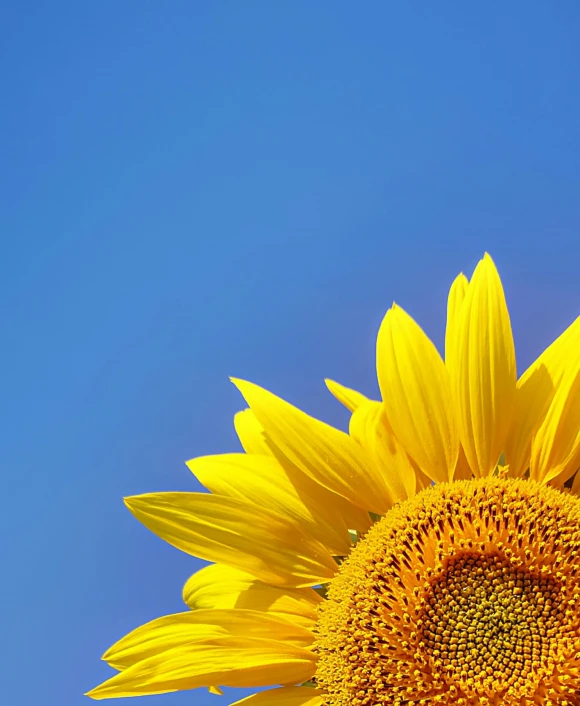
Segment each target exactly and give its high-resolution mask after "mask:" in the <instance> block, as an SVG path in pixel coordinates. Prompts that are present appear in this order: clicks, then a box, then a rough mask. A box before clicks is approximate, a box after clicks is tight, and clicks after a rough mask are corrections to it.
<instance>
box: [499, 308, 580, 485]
mask: <svg viewBox="0 0 580 706" xmlns="http://www.w3.org/2000/svg"><path fill="white" fill-rule="evenodd" d="M579 351H580V317H578V318H577V319H576V320H575V321H574V323H572V324H571V325H570V326H569V327H568V328H567V329H566V330H565V331H564V333H562V334H561V335H560V336H559V337H558V338H557V339H556V340H555V341H554V342H553V343H552V344H551V345H550V346H548V348H546V350H545V351H544V352H543V353H542V354H541V355H540V356H539V357H538V358H537V360H535V361H534V362H533V363H532V364H531V365H530V367H529V368H528V369H527V370H526V371H525V372H524V373H523V375H522V376H521V377H520V379H519V380H518V383H517V389H516V402H515V409H514V415H513V419H512V424H511V427H510V432H509V435H508V438H507V439H506V443H505V456H506V462H507V463H508V464H509V467H510V476H512V477H519V476H521V475H522V474H523V473H524V472H525V471H526V470H527V468H528V466H529V463H530V453H531V446H532V436H533V435H534V433H535V432H536V431H537V430H538V428H539V426H540V424H541V422H542V420H543V419H544V417H545V416H546V412H547V411H548V408H549V406H550V404H551V402H552V399H553V398H554V393H555V392H556V389H557V387H558V386H559V385H560V383H561V381H562V378H563V376H564V374H565V373H566V371H568V370H570V368H571V367H573V366H574V364H575V363H576V361H577V360H578V356H579Z"/></svg>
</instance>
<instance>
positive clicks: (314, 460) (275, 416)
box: [232, 380, 389, 514]
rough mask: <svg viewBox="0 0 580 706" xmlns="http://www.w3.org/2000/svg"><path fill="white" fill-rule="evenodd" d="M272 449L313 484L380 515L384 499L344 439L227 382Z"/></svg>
mask: <svg viewBox="0 0 580 706" xmlns="http://www.w3.org/2000/svg"><path fill="white" fill-rule="evenodd" d="M232 381H233V382H234V384H235V385H236V387H237V388H238V389H239V390H240V392H241V393H242V395H243V396H244V398H245V400H246V402H247V403H248V405H249V406H250V409H252V411H253V412H254V413H255V415H256V417H257V418H258V421H259V422H260V424H261V425H262V426H263V427H264V431H265V432H266V435H267V436H268V438H269V439H271V440H272V442H273V444H274V445H275V446H276V448H277V449H279V450H280V451H281V452H282V453H283V454H284V456H285V457H286V458H287V459H288V460H289V461H290V462H291V463H293V464H294V465H296V466H298V468H300V469H301V470H302V471H303V472H304V473H306V474H307V475H309V476H310V477H311V478H313V479H314V480H315V481H316V482H317V483H320V485H323V486H324V487H325V488H328V489H329V490H332V491H333V492H334V493H337V494H338V495H342V496H343V497H345V498H347V499H348V500H350V501H351V502H353V503H355V504H356V505H358V506H359V507H361V508H364V509H366V510H371V511H372V512H377V513H379V514H380V513H382V512H384V511H385V510H386V509H387V508H388V504H389V497H388V492H387V489H386V487H385V484H384V482H383V480H382V478H381V476H380V475H379V474H377V473H376V472H375V471H373V469H372V468H369V464H368V460H367V459H366V458H365V455H364V453H363V451H362V449H361V448H360V447H359V445H358V444H357V443H356V442H355V441H354V440H353V439H351V438H350V437H349V436H348V434H345V433H343V432H342V431H339V430H338V429H334V428H333V427H331V426H329V425H328V424H325V423H324V422H321V421H319V420H318V419H314V418H313V417H310V416H309V415H307V414H305V413H304V412H302V411H300V410H299V409H297V408H296V407H294V406H293V405H291V404H289V403H288V402H285V401H284V400H282V399H280V398H279V397H276V395H273V394H272V393H271V392H268V391H266V390H264V389H262V388H261V387H258V386H257V385H254V384H252V383H250V382H245V381H242V380H232Z"/></svg>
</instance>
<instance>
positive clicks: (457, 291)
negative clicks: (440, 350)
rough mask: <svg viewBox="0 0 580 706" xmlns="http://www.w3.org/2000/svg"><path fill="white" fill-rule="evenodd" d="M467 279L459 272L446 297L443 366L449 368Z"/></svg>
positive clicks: (452, 357) (467, 282) (451, 364)
mask: <svg viewBox="0 0 580 706" xmlns="http://www.w3.org/2000/svg"><path fill="white" fill-rule="evenodd" d="M468 286H469V281H468V279H467V277H466V276H465V275H464V274H463V272H461V273H460V274H459V275H457V277H456V278H455V279H454V280H453V283H452V285H451V287H450V289H449V296H448V297H447V325H446V327H445V366H446V367H447V369H448V370H450V369H451V368H452V367H453V365H454V362H455V361H454V356H455V350H456V346H457V330H458V328H459V320H460V312H461V305H462V304H463V300H464V299H465V294H466V292H467V287H468Z"/></svg>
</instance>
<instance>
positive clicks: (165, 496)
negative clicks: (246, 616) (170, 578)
mask: <svg viewBox="0 0 580 706" xmlns="http://www.w3.org/2000/svg"><path fill="white" fill-rule="evenodd" d="M125 503H126V505H127V507H128V508H129V510H131V512H132V513H133V514H134V515H135V517H136V518H137V519H138V520H139V521H140V522H142V523H143V524H144V525H145V526H146V527H147V528H148V529H150V530H151V531H152V532H154V533H155V534H157V535H158V536H159V537H161V538H162V539H164V540H165V541H166V542H168V543H169V544H171V545H172V546H174V547H177V548H178V549H181V551H184V552H186V553H187V554H192V555H193V556H197V557H199V558H201V559H205V560H207V561H215V562H219V563H221V564H226V565H228V566H232V567H234V568H236V569H240V570H241V571H247V572H248V573H249V574H252V575H253V576H255V577H256V578H258V579H260V580H261V581H264V582H265V583H270V584H272V585H275V586H292V587H297V586H313V585H316V584H318V583H324V582H326V581H328V580H329V579H330V578H332V576H334V574H335V572H336V563H335V562H334V560H333V559H332V557H331V556H330V554H329V553H328V551H327V550H326V549H325V548H324V547H323V546H322V545H321V544H320V542H318V541H317V540H315V539H314V538H312V537H310V536H309V535H308V534H307V533H306V532H304V531H303V530H302V528H301V527H300V526H299V525H297V524H296V523H295V522H291V521H290V520H286V519H284V518H282V517H280V516H279V515H277V514H276V513H275V512H272V511H271V510H267V509H266V508H260V507H257V506H256V505H250V504H249V503H246V502H243V501H242V500H238V499H235V498H226V497H222V496H219V495H209V494H207V493H150V494H147V495H136V496H133V497H131V498H126V499H125Z"/></svg>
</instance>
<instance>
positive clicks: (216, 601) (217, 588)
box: [183, 564, 323, 628]
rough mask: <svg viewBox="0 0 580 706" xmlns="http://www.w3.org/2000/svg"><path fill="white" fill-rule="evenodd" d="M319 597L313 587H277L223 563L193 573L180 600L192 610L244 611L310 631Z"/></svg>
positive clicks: (314, 619) (319, 600) (315, 615)
mask: <svg viewBox="0 0 580 706" xmlns="http://www.w3.org/2000/svg"><path fill="white" fill-rule="evenodd" d="M322 600H323V599H322V597H321V596H320V595H319V594H318V593H316V591H314V590H313V589H312V588H287V587H285V588H278V587H276V586H269V585H268V584H266V583H263V582H262V581H258V580H257V579H256V578H254V577H253V576H250V574H247V573H245V572H244V571H239V570H238V569H233V568H232V567H230V566H224V565H222V564H210V565H209V566H206V567H204V568H203V569H200V570H199V571H197V572H196V573H195V574H193V575H192V576H191V577H190V578H189V579H188V580H187V582H186V583H185V586H184V587H183V601H184V603H185V604H186V605H187V606H189V607H190V608H191V609H192V610H204V609H208V608H243V609H249V610H259V611H263V612H266V613H269V614H271V615H277V616H280V617H282V618H286V619H288V620H290V621H292V622H293V623H295V624H296V625H301V626H303V627H306V628H312V627H313V626H314V623H315V622H316V617H317V612H316V608H317V606H318V605H319V604H320V602H321V601H322Z"/></svg>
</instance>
